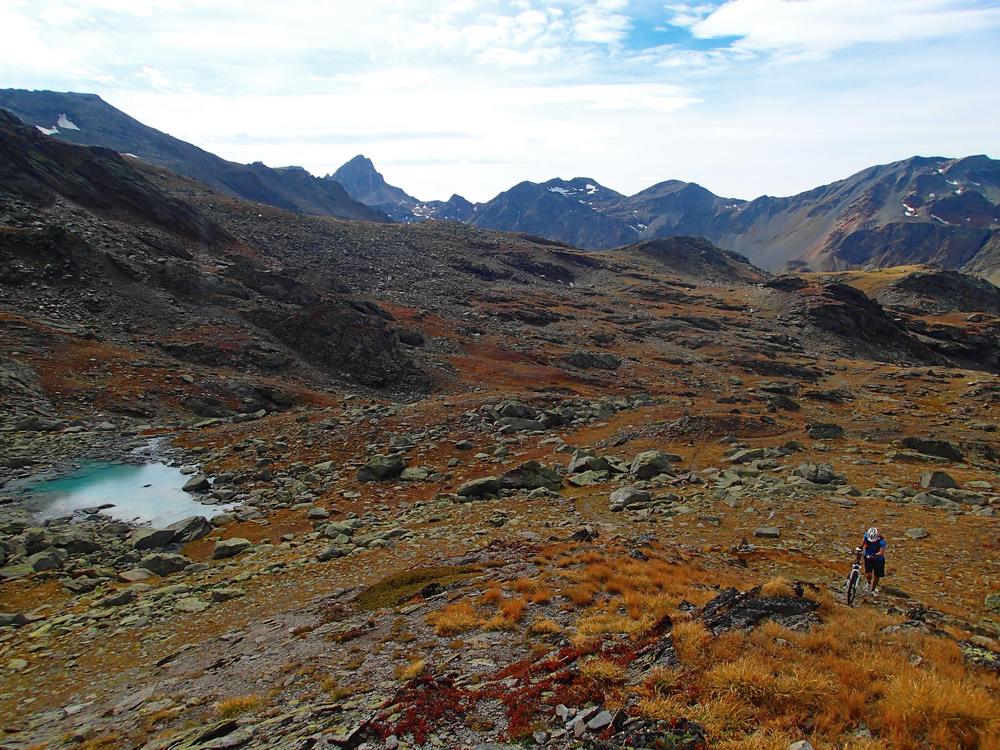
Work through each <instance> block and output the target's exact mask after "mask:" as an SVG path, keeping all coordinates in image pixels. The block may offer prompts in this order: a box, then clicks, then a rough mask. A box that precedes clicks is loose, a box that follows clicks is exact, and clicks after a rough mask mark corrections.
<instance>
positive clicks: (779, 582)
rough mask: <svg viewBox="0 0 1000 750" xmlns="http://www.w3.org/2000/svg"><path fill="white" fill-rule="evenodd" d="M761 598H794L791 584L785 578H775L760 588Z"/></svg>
mask: <svg viewBox="0 0 1000 750" xmlns="http://www.w3.org/2000/svg"><path fill="white" fill-rule="evenodd" d="M760 593H761V594H762V595H763V596H795V589H793V588H792V582H791V581H790V580H789V579H788V578H786V577H785V576H776V577H775V578H772V579H771V580H770V581H768V582H767V583H765V584H764V585H763V586H761V587H760Z"/></svg>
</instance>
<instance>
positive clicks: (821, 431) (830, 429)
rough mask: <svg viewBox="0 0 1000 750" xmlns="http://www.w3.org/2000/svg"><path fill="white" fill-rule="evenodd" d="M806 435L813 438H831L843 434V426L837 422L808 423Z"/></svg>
mask: <svg viewBox="0 0 1000 750" xmlns="http://www.w3.org/2000/svg"><path fill="white" fill-rule="evenodd" d="M806 435H808V436H809V437H811V438H812V439H813V440H832V439H835V438H839V437H843V436H844V428H843V427H841V426H840V425H839V424H813V425H809V429H808V430H806Z"/></svg>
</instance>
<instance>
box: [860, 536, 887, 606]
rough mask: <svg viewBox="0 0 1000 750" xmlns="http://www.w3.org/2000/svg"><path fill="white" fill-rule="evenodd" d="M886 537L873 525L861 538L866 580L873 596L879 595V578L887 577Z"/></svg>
mask: <svg viewBox="0 0 1000 750" xmlns="http://www.w3.org/2000/svg"><path fill="white" fill-rule="evenodd" d="M885 546H886V545H885V538H884V537H883V536H882V535H881V534H880V533H879V530H878V529H877V528H875V527H874V526H872V527H871V528H870V529H868V531H867V532H866V533H865V536H864V538H863V539H862V540H861V550H862V552H863V553H864V556H865V580H867V581H868V590H869V591H870V592H871V594H872V596H878V582H879V579H881V578H885Z"/></svg>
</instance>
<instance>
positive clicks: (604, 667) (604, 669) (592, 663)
mask: <svg viewBox="0 0 1000 750" xmlns="http://www.w3.org/2000/svg"><path fill="white" fill-rule="evenodd" d="M580 674H582V675H583V676H584V677H589V678H590V679H592V680H597V681H598V682H613V683H617V682H624V681H625V677H626V676H627V674H628V672H627V670H626V669H625V667H623V666H622V665H621V664H618V663H617V662H613V661H611V660H610V659H604V658H601V657H599V656H591V657H589V658H587V659H584V660H583V661H581V662H580Z"/></svg>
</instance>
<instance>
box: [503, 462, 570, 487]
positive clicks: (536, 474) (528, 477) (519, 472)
mask: <svg viewBox="0 0 1000 750" xmlns="http://www.w3.org/2000/svg"><path fill="white" fill-rule="evenodd" d="M562 483H563V480H562V477H561V476H560V475H559V474H558V473H557V472H556V471H554V470H552V469H550V468H549V467H547V466H543V465H542V464H540V463H539V462H538V461H528V462H526V463H523V464H521V465H520V466H518V467H517V468H516V469H511V470H510V471H508V472H507V473H506V474H504V475H503V476H502V477H500V487H501V488H503V489H510V490H535V489H538V488H539V487H544V488H545V489H548V490H558V489H559V488H560V487H562Z"/></svg>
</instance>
